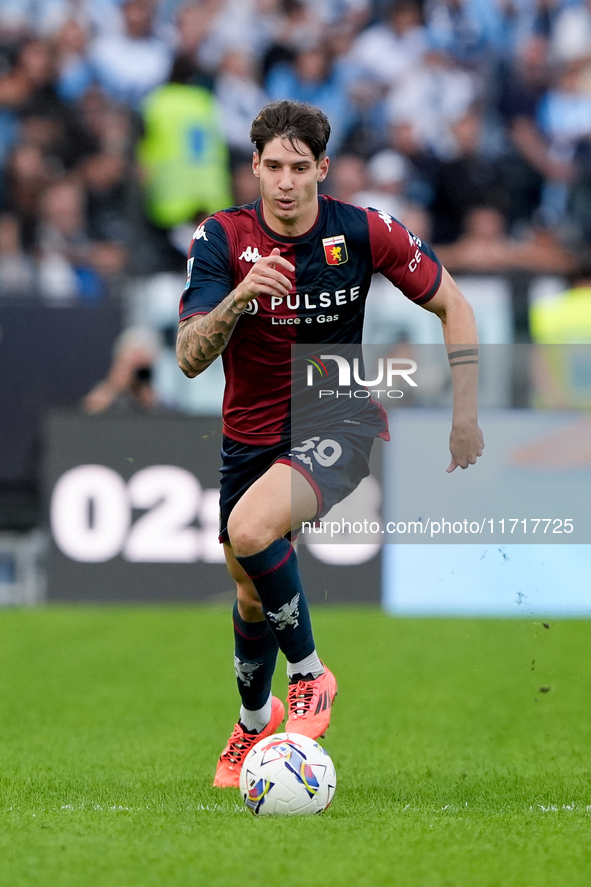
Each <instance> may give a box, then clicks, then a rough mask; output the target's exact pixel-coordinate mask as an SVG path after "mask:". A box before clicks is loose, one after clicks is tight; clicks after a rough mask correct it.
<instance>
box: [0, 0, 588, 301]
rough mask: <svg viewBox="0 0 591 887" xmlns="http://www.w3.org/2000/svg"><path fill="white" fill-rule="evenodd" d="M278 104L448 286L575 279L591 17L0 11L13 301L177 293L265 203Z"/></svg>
mask: <svg viewBox="0 0 591 887" xmlns="http://www.w3.org/2000/svg"><path fill="white" fill-rule="evenodd" d="M277 98H293V99H300V100H304V101H309V102H311V103H313V104H315V105H318V106H319V107H321V108H322V109H323V110H324V111H325V112H326V113H327V114H328V116H329V118H330V120H331V123H332V127H333V134H332V138H331V142H330V145H329V148H330V155H331V158H332V169H331V174H330V176H329V177H328V179H327V182H326V192H327V193H331V194H333V195H334V196H336V197H340V198H344V199H346V200H350V201H352V202H355V203H359V204H363V205H370V206H376V207H377V208H378V209H384V210H386V211H388V212H390V213H392V214H393V215H395V216H396V217H398V218H399V219H401V220H402V221H403V222H404V223H405V224H407V225H408V227H410V228H411V229H413V230H414V231H415V233H416V234H418V235H419V236H421V237H423V238H424V239H427V240H428V241H430V242H431V243H432V244H434V245H435V246H436V248H437V249H438V251H439V253H440V255H441V258H442V259H443V261H444V262H445V264H446V265H447V266H448V267H449V268H450V270H452V271H456V272H458V271H460V272H461V271H490V270H493V271H495V272H499V271H504V270H511V269H514V268H517V269H530V270H532V271H537V272H540V271H546V272H550V273H560V274H566V273H569V272H571V271H572V270H573V268H574V266H576V263H577V259H578V256H579V255H580V253H581V251H582V250H584V249H585V247H586V245H587V244H588V243H589V242H590V241H591V0H422V2H421V0H194V2H185V0H159V2H158V0H0V293H1V294H2V295H6V294H10V293H19V294H22V293H32V294H37V295H41V296H42V297H43V298H44V299H47V300H49V301H54V302H55V303H67V302H68V301H71V300H72V299H77V300H88V301H95V300H98V299H101V298H103V297H105V295H108V293H109V292H110V291H112V290H113V289H115V290H116V289H117V287H118V285H119V284H120V282H121V280H122V279H124V278H128V277H129V276H130V275H132V276H133V275H134V274H138V275H147V274H155V273H159V272H170V271H173V272H182V269H183V267H184V259H185V255H186V248H187V246H188V240H189V238H190V233H191V231H192V230H193V226H194V224H195V222H196V221H199V219H200V218H203V217H204V215H206V214H209V213H211V212H213V211H215V210H217V209H219V208H221V207H223V206H227V205H231V204H241V203H245V202H248V201H250V200H252V199H254V197H256V196H257V193H258V192H257V182H256V180H255V179H254V178H253V176H252V175H251V172H250V159H251V151H252V146H251V145H250V143H249V139H248V131H249V127H250V123H251V121H252V119H253V117H254V116H255V115H256V113H257V112H258V110H259V109H260V108H261V106H262V105H263V104H264V103H265V102H267V101H268V100H273V99H277Z"/></svg>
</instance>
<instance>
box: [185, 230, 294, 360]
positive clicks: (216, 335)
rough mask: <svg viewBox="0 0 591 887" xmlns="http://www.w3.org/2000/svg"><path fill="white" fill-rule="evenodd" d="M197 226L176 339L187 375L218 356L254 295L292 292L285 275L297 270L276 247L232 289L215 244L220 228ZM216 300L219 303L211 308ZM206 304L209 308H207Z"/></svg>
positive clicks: (226, 266)
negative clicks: (199, 233)
mask: <svg viewBox="0 0 591 887" xmlns="http://www.w3.org/2000/svg"><path fill="white" fill-rule="evenodd" d="M199 230H201V231H202V234H201V236H200V237H196V238H194V240H193V244H192V246H191V255H190V258H189V275H188V280H187V286H186V287H185V292H186V293H187V296H185V295H184V294H183V299H182V300H181V319H180V324H179V330H178V335H177V344H176V354H177V361H178V365H179V367H180V368H181V370H182V371H183V373H184V374H185V375H186V376H188V377H189V378H194V377H195V376H198V375H199V374H200V373H202V372H203V371H204V370H206V369H207V367H208V366H209V365H210V364H211V363H213V361H214V360H215V359H216V357H219V355H220V354H221V353H222V351H223V350H224V348H225V347H226V345H227V344H228V341H229V339H230V336H231V335H232V332H233V331H234V328H235V326H236V324H237V323H238V321H239V319H240V316H241V314H243V312H244V311H245V310H246V308H247V307H248V305H249V303H250V302H251V301H252V299H254V298H255V297H256V296H258V295H260V294H266V295H271V296H281V297H283V298H285V297H286V296H287V295H289V292H290V290H291V286H292V284H291V281H290V280H289V278H288V277H286V274H289V273H293V272H294V271H295V269H294V266H293V265H292V264H291V262H288V261H287V259H284V258H283V257H282V256H281V255H280V251H279V249H277V248H276V249H273V250H272V251H271V255H269V256H262V257H261V258H260V259H258V260H257V262H255V264H254V265H253V267H252V268H251V269H250V271H249V272H248V274H247V275H246V276H245V278H244V279H243V280H242V281H240V283H239V284H238V285H237V286H236V287H234V289H232V290H231V291H230V292H229V293H228V289H229V288H230V286H231V283H229V281H230V268H229V260H228V259H227V258H226V257H225V255H224V251H223V249H220V244H219V243H216V233H215V232H216V228H215V227H214V226H213V225H211V224H210V225H209V226H208V227H207V228H206V227H205V223H204V225H203V226H202V228H201V229H197V232H195V233H196V234H197V233H198V231H199ZM203 232H205V235H204V233H203ZM204 241H206V242H204ZM223 245H224V244H223V243H222V247H223ZM224 290H225V292H226V293H227V295H225V294H224ZM212 302H214V303H215V304H213V307H210V306H211V305H212ZM208 307H210V310H208V311H207V310H204V308H205V309H207V308H208ZM186 315H188V316H186Z"/></svg>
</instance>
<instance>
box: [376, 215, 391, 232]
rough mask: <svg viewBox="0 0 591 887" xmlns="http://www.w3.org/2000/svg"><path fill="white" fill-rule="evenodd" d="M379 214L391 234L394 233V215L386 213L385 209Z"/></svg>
mask: <svg viewBox="0 0 591 887" xmlns="http://www.w3.org/2000/svg"><path fill="white" fill-rule="evenodd" d="M378 216H379V217H380V219H381V220H382V222H383V223H384V225H387V226H388V231H389V232H390V234H391V233H392V222H393V221H394V219H393V218H392V216H391V215H388V213H385V212H384V211H383V210H380V212H379V213H378Z"/></svg>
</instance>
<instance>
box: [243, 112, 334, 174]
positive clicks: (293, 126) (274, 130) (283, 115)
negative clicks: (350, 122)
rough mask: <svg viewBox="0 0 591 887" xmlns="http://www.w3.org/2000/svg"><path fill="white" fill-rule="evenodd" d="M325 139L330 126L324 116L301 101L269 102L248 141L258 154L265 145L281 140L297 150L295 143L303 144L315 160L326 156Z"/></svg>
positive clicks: (254, 124) (256, 120)
mask: <svg viewBox="0 0 591 887" xmlns="http://www.w3.org/2000/svg"><path fill="white" fill-rule="evenodd" d="M329 137H330V123H329V122H328V117H327V116H326V114H324V113H323V112H322V111H321V110H320V109H319V108H315V107H314V106H313V105H309V104H307V103H305V102H290V101H280V102H271V104H269V105H265V107H264V108H263V110H262V111H261V112H260V114H259V115H258V116H257V117H256V118H255V119H254V121H253V124H252V126H251V128H250V140H251V142H253V144H254V146H255V148H256V150H257V152H258V154H259V155H260V154H262V153H263V150H264V148H265V145H266V144H267V142H270V141H272V140H273V139H274V138H285V139H288V141H289V142H290V143H291V145H292V147H293V149H294V150H297V148H296V144H295V143H296V142H303V143H304V144H305V145H307V146H308V148H309V149H310V151H311V152H312V154H313V155H314V159H315V160H316V161H318V160H320V158H321V157H323V156H324V154H325V153H326V144H327V142H328V139H329ZM298 153H300V152H298Z"/></svg>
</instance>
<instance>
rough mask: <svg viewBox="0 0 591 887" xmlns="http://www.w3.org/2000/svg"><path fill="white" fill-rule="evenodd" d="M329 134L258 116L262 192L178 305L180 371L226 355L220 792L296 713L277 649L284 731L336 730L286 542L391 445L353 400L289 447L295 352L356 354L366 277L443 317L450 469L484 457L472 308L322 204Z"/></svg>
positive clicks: (199, 253)
mask: <svg viewBox="0 0 591 887" xmlns="http://www.w3.org/2000/svg"><path fill="white" fill-rule="evenodd" d="M329 135H330V124H329V122H328V120H327V118H326V116H325V115H324V114H323V113H322V112H321V111H320V110H318V109H316V108H314V107H312V106H310V105H306V104H301V103H299V102H292V101H280V102H275V103H272V104H270V105H267V106H266V107H265V108H263V110H262V111H261V112H260V114H259V115H258V117H256V119H255V120H254V122H253V124H252V128H251V132H250V136H251V140H252V142H253V143H254V146H255V151H254V154H253V172H254V175H255V176H256V177H257V178H258V179H259V182H260V190H261V196H260V198H259V199H258V200H256V201H255V202H254V203H252V204H248V205H246V206H242V207H235V208H232V209H228V210H224V211H222V212H217V213H215V214H214V215H213V216H211V217H210V218H208V219H206V220H205V222H204V223H203V224H201V225H199V227H198V228H197V230H196V231H195V234H194V235H193V240H192V243H191V248H190V253H189V260H188V277H187V283H186V286H185V290H184V292H183V296H182V299H181V306H180V325H179V332H178V341H177V357H178V362H179V366H180V367H181V369H182V371H183V372H184V373H185V375H187V376H189V377H194V376H197V375H199V374H200V373H202V372H203V371H204V370H205V369H207V367H208V366H209V365H210V363H212V361H214V360H215V359H216V358H217V357H219V356H220V355H222V359H223V362H224V371H225V376H226V388H225V393H224V404H223V419H224V429H223V431H224V437H223V445H222V480H221V496H220V513H221V521H220V541H222V542H223V544H224V549H225V555H226V560H227V564H228V568H229V571H230V573H231V575H232V577H233V578H234V579H235V581H236V585H237V600H236V603H235V605H234V610H233V621H234V644H235V646H234V651H235V656H234V663H235V671H236V678H237V683H238V690H239V693H240V697H241V700H242V705H241V708H240V716H239V720H238V722H237V723H236V725H235V727H234V730H233V732H232V734H231V736H230V739H229V741H228V743H227V745H226V747H225V749H224V751H223V752H222V755H221V757H220V759H219V762H218V766H217V772H216V775H215V780H214V785H217V786H237V785H238V783H239V776H240V769H241V766H242V762H243V760H244V758H245V756H246V754H247V753H248V751H249V750H250V749H251V748H252V747H253V745H254V744H255V743H256V742H258V741H259V739H261V738H264V737H265V736H269V735H271V734H272V733H275V732H277V730H278V728H279V726H280V725H281V723H282V721H283V719H284V717H285V710H284V706H283V703H282V702H281V700H279V699H277V698H276V697H273V696H272V694H271V679H272V676H273V672H274V669H275V664H276V658H277V653H278V650H279V649H280V650H281V651H282V653H283V654H284V655H285V657H286V659H287V672H288V678H289V692H288V716H287V723H286V726H285V730H286V731H288V732H289V731H293V732H296V733H302V734H305V735H307V736H310V737H312V738H314V739H317V738H319V737H320V736H322V735H324V732H325V731H326V729H327V727H328V724H329V720H330V713H331V706H332V703H333V700H334V697H335V695H336V692H337V684H336V680H335V677H334V675H333V674H332V673H331V671H330V670H329V669H328V668H327V667H326V666H325V665H324V664H323V663H322V661H321V660H320V659H319V657H318V653H317V651H316V647H315V643H314V636H313V632H312V626H311V621H310V613H309V609H308V605H307V603H306V597H305V594H304V590H303V588H302V584H301V580H300V575H299V572H298V565H297V557H296V553H295V550H294V548H293V546H292V543H291V541H290V534H291V532H292V531H297V528H298V527H300V525H301V524H302V522H303V521H311V520H314V519H315V518H318V517H321V516H323V515H324V514H326V513H327V511H328V510H329V509H330V508H331V507H332V506H333V505H335V504H336V503H337V502H339V501H341V500H342V499H343V498H345V496H347V495H348V494H349V493H351V492H352V491H353V490H354V489H355V488H356V487H357V485H358V484H359V483H360V481H361V480H362V478H363V477H365V476H366V475H367V474H368V473H369V468H368V459H369V454H370V450H371V447H372V444H373V441H374V439H375V437H377V436H382V437H385V438H386V439H387V437H388V431H387V421H386V419H385V414H384V411H383V410H382V409H381V407H379V406H378V404H376V403H374V402H373V401H371V402H370V401H367V400H355V402H354V407H353V409H355V410H356V412H355V415H354V416H353V418H352V419H351V414H350V413H349V414H347V416H348V417H347V419H344V418H343V415H342V414H339V413H338V411H337V413H334V410H333V412H331V410H330V409H327V408H325V406H324V404H323V405H322V412H321V413H320V414H319V413H316V414H313V413H312V414H310V415H309V416H308V417H307V419H306V421H307V422H308V427H307V431H308V432H309V433H306V434H301V435H300V436H299V437H296V439H293V438H292V432H294V426H293V423H292V422H291V419H292V403H293V401H292V398H291V370H292V367H291V346H292V344H295V343H298V342H300V343H305V344H311V345H312V346H314V343H330V344H331V346H332V347H333V348H336V347H338V346H339V345H347V344H352V345H355V344H358V343H360V342H361V335H362V326H363V314H364V305H365V299H366V297H367V293H368V289H369V285H370V281H371V276H372V274H374V273H375V272H381V273H382V274H384V275H385V276H386V277H387V278H389V279H390V280H391V281H392V283H393V284H395V285H396V286H397V287H399V289H400V290H401V291H402V293H404V295H405V296H406V297H407V298H409V299H411V300H412V301H414V302H416V303H417V305H421V306H423V307H424V308H426V309H427V310H429V311H433V312H435V314H437V315H438V317H439V318H440V320H441V323H442V326H443V335H444V339H445V342H446V344H447V346H448V356H449V358H450V365H451V373H452V379H453V386H454V407H453V421H452V429H451V436H450V452H451V462H450V465H449V467H448V469H447V470H448V471H453V470H454V469H455V468H456V467H457V466H458V465H459V466H460V467H461V468H467V467H468V466H469V465H472V464H474V463H475V462H476V459H477V457H478V456H480V455H481V453H482V447H483V441H482V434H481V432H480V429H479V427H478V424H477V413H476V383H477V348H476V342H477V336H476V327H475V323H474V317H473V313H472V310H471V308H470V306H469V304H468V303H467V301H466V300H465V299H464V297H463V296H462V294H461V293H460V291H459V289H458V287H457V286H456V284H455V283H454V281H453V280H452V278H451V277H450V275H449V274H448V273H447V272H446V271H445V269H443V268H442V267H441V265H440V263H439V261H438V260H437V258H436V256H435V255H434V253H433V252H432V250H431V249H430V248H429V247H428V246H427V245H426V244H424V243H422V242H421V241H420V240H419V239H418V238H417V237H414V236H413V235H412V234H411V233H410V232H409V231H408V230H407V229H406V228H405V227H404V226H403V225H401V224H400V223H399V222H398V221H396V220H395V219H394V218H392V217H391V216H389V215H388V214H386V213H384V212H378V211H377V210H373V209H363V208H360V207H355V206H352V205H350V204H347V203H343V202H340V201H338V200H334V199H332V198H330V197H325V196H321V195H319V193H318V185H319V183H320V182H322V181H324V179H325V178H326V176H327V173H328V169H329V158H328V156H327V154H326V146H327V142H328V138H329ZM456 346H458V347H456ZM350 403H351V402H350ZM333 413H334V415H333ZM302 427H304V426H302Z"/></svg>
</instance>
